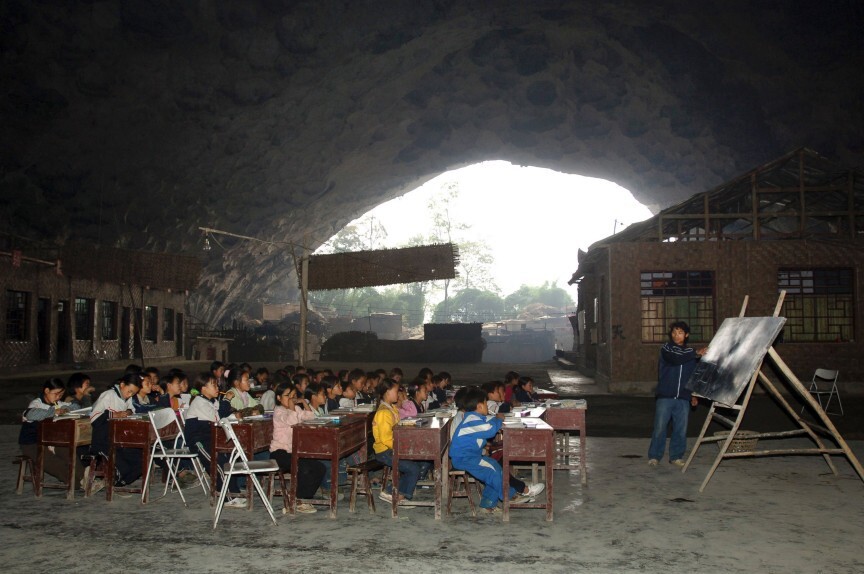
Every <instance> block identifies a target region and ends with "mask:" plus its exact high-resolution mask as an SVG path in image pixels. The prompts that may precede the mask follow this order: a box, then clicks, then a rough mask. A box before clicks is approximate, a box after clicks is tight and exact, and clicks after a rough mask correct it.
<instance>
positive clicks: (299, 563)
mask: <svg viewBox="0 0 864 574" xmlns="http://www.w3.org/2000/svg"><path fill="white" fill-rule="evenodd" d="M184 366H187V370H188V371H190V372H195V371H196V370H198V369H200V368H201V366H203V365H202V364H197V365H196V364H189V365H184ZM433 367H434V368H443V367H438V366H435V365H433ZM514 367H515V368H516V370H520V371H522V372H525V373H528V374H531V375H532V376H534V377H535V379H537V380H538V382H539V383H540V385H539V386H542V387H545V388H553V389H554V388H557V389H558V390H560V391H561V392H562V394H566V395H568V396H582V397H584V398H586V399H587V401H588V405H589V406H588V409H589V410H588V435H589V438H588V454H587V462H588V477H589V486H588V487H582V486H581V484H580V477H579V474H578V472H575V471H573V472H571V471H556V472H555V473H554V500H555V520H554V522H552V523H547V522H546V521H545V520H544V519H543V517H544V512H543V511H542V510H533V509H521V510H514V511H513V512H512V513H511V522H510V523H509V524H505V523H502V522H501V519H500V517H489V516H478V517H477V518H472V517H471V515H470V513H469V512H468V508H467V504H466V502H465V501H464V500H456V501H454V515H453V516H451V517H445V518H444V519H443V520H441V521H437V522H436V521H435V520H434V518H433V516H432V512H431V509H428V508H415V509H406V510H403V511H401V512H400V516H399V518H397V519H392V518H390V516H389V513H387V512H385V510H384V508H383V505H379V506H378V511H377V513H376V514H374V515H373V514H370V513H369V512H368V511H367V510H366V508H365V503H363V502H359V503H358V512H357V513H356V514H351V513H349V512H348V511H347V504H342V505H341V506H340V510H339V515H338V517H337V519H336V520H331V519H329V518H328V517H327V514H326V513H324V512H319V513H317V514H314V515H298V516H297V517H288V516H282V515H279V516H278V525H277V526H273V525H272V524H271V523H269V520H268V518H267V516H266V513H265V511H264V510H263V508H262V507H261V505H260V504H259V505H257V506H256V509H254V510H253V511H251V512H247V511H243V510H233V509H232V510H226V511H225V513H224V514H223V518H222V521H221V522H220V524H219V526H218V528H217V529H216V530H215V531H214V530H213V529H212V510H211V508H210V506H209V505H208V503H207V501H206V499H205V497H204V495H203V493H202V492H201V490H200V488H198V489H196V490H194V491H193V490H187V491H186V493H187V495H188V496H189V501H190V504H189V508H184V507H183V505H182V504H181V503H180V500H179V497H178V496H177V495H176V494H173V495H170V496H169V497H168V498H165V499H161V500H158V501H155V502H151V503H150V504H147V505H143V506H142V505H141V503H140V500H139V498H137V497H130V498H116V499H115V500H114V501H113V502H111V503H108V502H106V500H105V498H104V496H103V495H102V494H99V495H97V496H95V497H93V498H91V499H83V498H81V497H77V498H76V499H75V500H74V501H67V500H65V498H64V497H63V495H62V493H61V492H60V491H46V493H45V495H44V496H43V497H42V498H41V499H36V498H34V497H33V495H32V490H31V489H30V488H29V485H25V492H24V494H23V495H20V496H18V495H16V494H15V492H14V482H15V475H16V472H17V468H18V467H17V466H15V465H12V464H8V463H5V464H2V465H0V516H2V520H0V533H2V534H0V536H2V541H3V544H2V545H0V559H2V563H3V571H4V572H14V573H17V572H22V573H23V572H28V573H29V572H70V573H73V572H120V571H124V572H164V573H170V572H187V573H188V572H238V571H239V572H248V573H254V572H328V573H329V572H340V571H341V572H368V571H376V572H418V573H425V572H430V573H431V572H436V573H442V572H477V571H494V572H520V573H524V572H525V571H526V570H530V571H535V572H561V573H568V574H569V573H572V572H592V573H594V572H596V573H611V572H658V573H664V574H668V573H678V572H681V573H684V572H687V573H689V572H695V571H700V572H708V573H713V572H718V573H719V572H723V573H745V572H769V573H770V572H777V573H784V574H785V573H791V574H794V573H802V574H804V573H813V572H824V573H832V574H833V573H850V574H852V573H855V574H860V573H861V572H864V557H862V554H861V552H860V548H859V546H858V544H859V543H860V540H862V536H864V482H862V481H861V480H860V478H859V477H858V476H857V475H856V474H855V472H854V470H853V469H852V467H851V466H850V464H849V463H848V462H847V461H846V460H845V458H844V457H834V461H835V464H836V466H837V469H838V472H839V475H838V476H834V475H832V474H831V473H830V472H829V470H828V467H827V465H826V464H825V461H824V460H823V459H822V458H821V457H819V456H798V457H791V456H787V457H771V458H760V459H746V460H741V459H739V460H726V461H723V462H722V464H721V465H720V467H719V469H718V470H717V472H716V473H715V475H714V476H713V478H712V480H711V481H710V482H709V484H708V485H707V487H706V488H705V490H704V492H701V493H700V492H699V487H700V484H701V483H702V481H703V479H704V478H705V476H706V475H707V472H708V469H709V467H710V465H711V463H712V462H713V460H714V457H715V455H716V452H717V451H716V447H715V446H714V445H710V444H709V445H705V446H704V447H703V448H702V449H700V451H699V452H698V453H697V456H696V458H695V460H694V464H693V465H692V466H691V468H690V469H689V470H688V471H687V472H686V473H681V472H680V471H679V470H678V469H676V468H674V467H672V466H671V465H669V464H667V463H666V462H665V461H664V462H663V463H662V464H661V465H660V466H659V467H658V468H654V469H652V468H650V467H648V465H647V464H646V462H647V457H646V456H645V451H646V450H647V447H648V440H647V438H646V437H647V436H648V435H649V434H650V431H651V419H652V414H653V404H652V402H653V401H652V399H651V397H650V396H644V397H640V396H615V395H608V394H605V393H604V390H603V389H600V388H598V386H597V385H596V384H595V383H594V382H593V381H592V380H590V379H587V378H585V377H581V375H579V374H578V373H576V372H573V371H564V372H560V373H559V368H558V367H557V366H555V365H554V364H552V363H550V364H548V365H530V366H529V365H524V366H523V365H520V366H514ZM520 367H521V368H520ZM448 370H451V372H453V374H454V380H455V381H456V382H457V384H459V383H475V382H483V381H485V380H490V379H493V378H498V377H500V376H501V375H503V371H504V370H506V369H504V370H502V369H500V368H499V369H496V368H494V367H493V368H492V369H490V368H489V366H488V365H473V366H468V367H466V368H465V369H464V370H463V369H460V368H459V366H455V365H453V366H448ZM499 370H500V371H501V372H500V373H499V372H498V371H499ZM116 374H117V373H115V372H104V373H103V372H93V373H92V376H93V378H94V380H95V381H96V382H97V385H104V384H107V383H108V382H110V381H111V379H112V378H113V377H114V376H116ZM544 377H545V378H544ZM44 378H45V376H44V374H42V375H38V374H37V375H33V376H28V377H27V378H18V379H15V380H8V379H7V380H0V385H2V386H3V388H4V393H3V400H2V401H0V412H2V413H3V415H4V421H3V422H4V424H3V425H0V460H3V459H5V460H6V461H11V460H12V459H13V457H14V456H15V454H16V453H17V452H18V448H17V444H16V443H17V433H18V426H17V425H16V424H10V423H12V422H13V420H14V417H15V416H17V415H15V414H14V413H15V412H16V411H17V412H18V413H20V410H18V409H20V408H23V407H22V404H23V405H26V399H27V396H28V395H30V396H32V395H33V394H35V392H36V391H38V389H39V387H40V386H41V381H42V380H44ZM556 381H557V386H556ZM565 389H566V390H565ZM862 402H864V401H862V400H861V397H855V396H849V397H844V407H846V411H847V415H846V416H844V417H832V420H834V421H835V422H836V423H837V425H838V428H839V429H840V432H841V433H842V434H844V436H846V438H847V439H850V440H851V443H850V444H851V445H852V448H853V449H854V450H855V452H856V454H857V456H858V457H859V458H864V442H862V441H861V440H860V439H862V438H864V437H862V436H861V433H862V428H864V425H862V421H861V415H860V413H861V412H862V408H861V407H862V406H864V405H862ZM706 413H707V408H705V407H704V406H700V407H697V409H696V410H695V411H694V412H693V414H692V416H691V432H690V434H691V436H693V435H695V434H697V433H698V427H699V425H701V423H702V422H703V421H704V417H705V414H706ZM784 425H785V426H784ZM745 426H746V427H747V428H748V429H753V430H783V429H785V428H791V421H789V419H788V417H786V416H785V415H784V414H783V413H782V412H780V410H779V408H778V407H777V406H776V405H775V404H774V403H773V401H771V400H770V399H769V398H767V397H764V396H757V397H754V401H753V404H752V408H751V409H750V410H749V412H748V418H747V419H746V423H745ZM852 439H856V440H852ZM690 442H691V444H692V439H691V441H690ZM775 442H776V441H775ZM790 444H795V445H798V446H805V445H807V441H806V440H802V439H786V440H785V441H783V446H789V445H790ZM417 496H418V497H419V498H424V497H428V496H430V492H429V491H419V492H418V495H417ZM277 504H281V500H280V499H277Z"/></svg>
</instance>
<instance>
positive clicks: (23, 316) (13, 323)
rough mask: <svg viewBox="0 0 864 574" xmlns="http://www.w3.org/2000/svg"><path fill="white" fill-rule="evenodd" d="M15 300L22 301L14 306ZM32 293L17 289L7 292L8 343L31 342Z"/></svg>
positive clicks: (6, 332) (6, 329)
mask: <svg viewBox="0 0 864 574" xmlns="http://www.w3.org/2000/svg"><path fill="white" fill-rule="evenodd" d="M13 299H20V303H19V302H15V303H14V305H13ZM29 316H30V292H29V291H18V290H16V289H7V290H6V328H5V335H6V340H7V341H19V342H26V341H29V340H30V321H28V318H29Z"/></svg>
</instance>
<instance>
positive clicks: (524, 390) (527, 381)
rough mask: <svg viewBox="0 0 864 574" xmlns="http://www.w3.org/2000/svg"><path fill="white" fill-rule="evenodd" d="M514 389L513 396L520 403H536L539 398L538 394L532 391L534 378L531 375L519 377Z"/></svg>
mask: <svg viewBox="0 0 864 574" xmlns="http://www.w3.org/2000/svg"><path fill="white" fill-rule="evenodd" d="M516 385H517V386H516V390H515V391H514V393H513V398H515V399H516V400H517V401H518V402H520V403H536V402H537V401H539V400H540V396H539V395H538V394H537V393H535V392H534V379H532V378H531V377H528V376H525V377H519V380H518V381H517V383H516Z"/></svg>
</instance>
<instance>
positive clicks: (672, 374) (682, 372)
mask: <svg viewBox="0 0 864 574" xmlns="http://www.w3.org/2000/svg"><path fill="white" fill-rule="evenodd" d="M699 359H700V357H699V355H697V354H696V351H695V350H694V349H692V348H690V347H679V346H678V345H676V344H674V343H672V342H667V343H666V344H665V345H663V348H661V349H660V361H659V364H658V368H657V370H658V374H657V390H656V392H655V393H654V394H655V396H657V397H660V398H664V399H685V400H688V401H689V400H690V389H688V388H686V387H685V386H684V385H685V384H686V383H687V381H688V380H690V375H692V374H693V371H694V370H695V369H696V362H697V361H698V360H699Z"/></svg>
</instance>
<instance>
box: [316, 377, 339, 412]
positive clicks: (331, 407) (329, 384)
mask: <svg viewBox="0 0 864 574" xmlns="http://www.w3.org/2000/svg"><path fill="white" fill-rule="evenodd" d="M321 386H322V387H323V388H324V393H325V394H326V395H327V405H326V406H325V407H324V409H325V410H326V411H327V412H328V413H329V412H330V411H335V410H336V409H338V408H339V398H340V397H341V396H342V385H340V384H339V378H338V377H336V376H334V375H328V376H326V377H324V380H322V381H321Z"/></svg>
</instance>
